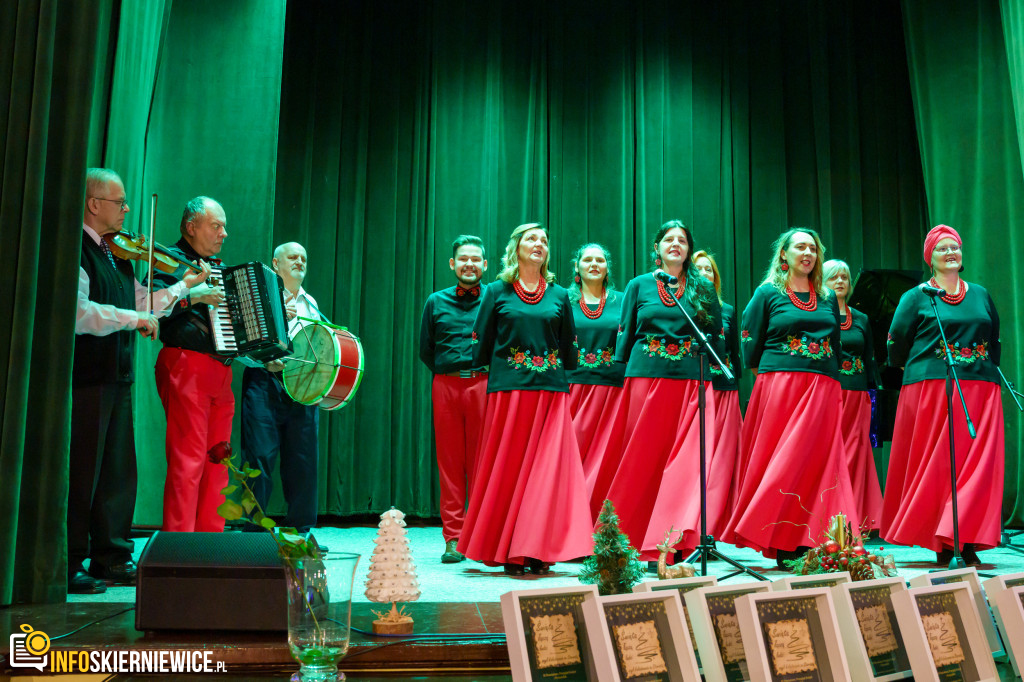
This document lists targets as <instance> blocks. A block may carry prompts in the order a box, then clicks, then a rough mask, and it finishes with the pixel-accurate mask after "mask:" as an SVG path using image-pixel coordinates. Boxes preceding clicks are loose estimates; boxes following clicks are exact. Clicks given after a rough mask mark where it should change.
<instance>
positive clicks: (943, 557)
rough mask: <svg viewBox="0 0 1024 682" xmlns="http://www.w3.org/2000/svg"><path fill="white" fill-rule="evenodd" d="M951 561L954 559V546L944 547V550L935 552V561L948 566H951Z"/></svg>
mask: <svg viewBox="0 0 1024 682" xmlns="http://www.w3.org/2000/svg"><path fill="white" fill-rule="evenodd" d="M951 561H953V549H952V548H949V549H945V548H943V550H942V551H941V552H936V553H935V563H937V564H938V565H939V566H945V567H946V568H949V563H950V562H951Z"/></svg>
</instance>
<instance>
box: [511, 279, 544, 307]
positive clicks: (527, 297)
mask: <svg viewBox="0 0 1024 682" xmlns="http://www.w3.org/2000/svg"><path fill="white" fill-rule="evenodd" d="M512 288H513V289H515V290H516V295H518V296H519V298H520V299H522V301H523V303H529V304H530V305H536V304H537V303H538V302H540V299H542V298H544V290H545V289H547V288H548V281H547V280H546V279H544V278H543V277H541V279H540V284H538V285H537V288H536V289H535V290H534V291H527V290H526V287H524V286H523V283H522V282H521V281H519V280H518V279H517V280H516V281H515V282H513V283H512Z"/></svg>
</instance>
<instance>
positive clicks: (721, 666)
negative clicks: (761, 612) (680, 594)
mask: <svg viewBox="0 0 1024 682" xmlns="http://www.w3.org/2000/svg"><path fill="white" fill-rule="evenodd" d="M770 590H771V586H770V585H769V584H768V583H766V582H752V583H740V584H737V585H714V586H710V587H700V588H697V589H696V590H691V591H690V592H687V593H686V594H685V595H684V600H685V601H686V609H687V612H688V613H689V614H690V622H691V623H693V636H694V640H695V641H696V643H697V652H698V653H699V654H700V661H701V665H702V666H703V671H704V679H705V680H707V682H744V681H745V680H749V679H750V674H749V672H748V671H747V654H746V652H745V651H744V649H743V637H742V635H741V634H740V626H739V621H738V620H737V618H736V599H737V598H738V597H741V596H743V595H745V594H751V593H754V592H757V593H761V592H769V591H770Z"/></svg>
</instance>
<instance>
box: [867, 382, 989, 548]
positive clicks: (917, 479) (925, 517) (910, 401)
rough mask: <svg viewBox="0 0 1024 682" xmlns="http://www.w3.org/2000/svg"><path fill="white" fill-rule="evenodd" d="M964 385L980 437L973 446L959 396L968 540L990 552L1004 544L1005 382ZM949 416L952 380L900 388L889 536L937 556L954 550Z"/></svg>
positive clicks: (885, 521) (963, 529)
mask: <svg viewBox="0 0 1024 682" xmlns="http://www.w3.org/2000/svg"><path fill="white" fill-rule="evenodd" d="M960 384H961V387H962V388H963V391H964V400H966V401H967V409H968V410H970V412H971V419H972V420H973V421H974V426H975V428H976V429H977V432H978V437H977V438H976V439H974V440H972V439H971V436H970V434H969V433H968V432H967V420H966V419H965V418H964V411H963V408H962V407H961V405H960V398H959V396H957V395H956V394H955V393H954V395H953V438H954V448H955V452H956V475H957V481H956V492H957V511H958V512H959V517H960V542H961V544H963V543H967V542H970V543H974V544H976V545H979V546H980V548H981V549H987V548H989V547H995V546H996V545H998V544H999V528H1000V511H1001V508H1002V502H1003V464H1004V463H1003V457H1004V433H1003V404H1002V400H1001V398H1000V395H999V385H998V384H994V383H991V382H989V381H977V380H973V381H961V382H960ZM946 417H947V414H946V382H945V380H943V379H930V380H928V381H922V382H919V383H916V384H910V385H909V386H904V387H903V388H902V389H901V390H900V402H899V406H898V407H897V408H896V425H895V427H894V430H893V438H892V452H891V454H890V455H889V474H888V478H887V479H886V481H885V501H884V503H883V509H882V537H884V538H885V539H886V540H889V541H890V542H896V543H899V544H901V545H919V546H921V547H925V548H927V549H931V550H933V551H936V552H938V551H940V550H942V549H943V548H946V547H950V548H951V547H952V546H953V510H952V495H951V494H950V491H949V485H950V481H949V430H948V428H947V424H948V422H947V419H946Z"/></svg>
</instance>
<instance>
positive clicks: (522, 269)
mask: <svg viewBox="0 0 1024 682" xmlns="http://www.w3.org/2000/svg"><path fill="white" fill-rule="evenodd" d="M504 265H505V267H504V270H502V272H501V274H499V275H498V281H497V282H494V283H493V284H490V285H488V286H487V287H486V288H485V289H484V294H483V299H482V300H481V301H480V311H479V312H478V313H477V320H476V324H475V326H474V329H475V331H474V332H473V334H474V338H475V339H476V341H477V346H476V348H475V352H474V358H475V361H476V362H478V363H480V364H481V365H490V373H489V374H488V377H487V394H488V395H487V411H486V413H485V415H484V425H483V433H482V435H481V440H480V450H479V452H478V453H477V457H476V465H475V467H474V473H473V481H474V486H473V489H472V493H471V494H470V500H469V509H468V510H467V512H466V521H465V525H464V527H463V531H462V537H461V538H460V540H459V545H458V550H459V552H461V553H463V554H465V555H466V556H467V557H469V558H470V559H475V560H477V561H482V562H484V563H485V564H488V565H499V564H504V566H505V572H506V573H508V574H509V575H523V572H524V565H525V566H526V567H528V568H529V569H530V572H531V573H535V574H546V573H548V572H550V565H551V563H552V562H555V561H560V560H564V559H572V558H575V557H579V556H584V555H588V554H590V553H591V551H592V544H591V538H590V536H591V533H592V532H593V524H592V523H591V518H590V511H589V508H588V505H587V492H586V482H585V480H584V478H583V466H582V464H581V463H580V453H579V448H578V447H577V445H576V434H575V432H574V431H573V427H572V418H571V417H570V416H569V384H568V382H567V381H566V376H565V372H566V370H567V369H575V367H576V347H575V346H574V345H573V341H574V340H575V337H576V330H575V326H574V325H573V319H572V308H571V305H570V303H569V295H568V292H566V290H565V289H563V288H562V287H560V286H558V285H557V284H554V280H555V276H554V273H552V272H549V271H548V236H547V233H546V232H545V231H544V228H543V227H541V226H540V225H539V224H537V223H529V224H526V225H520V226H519V227H517V228H516V229H515V230H514V231H513V232H512V237H511V239H509V242H508V246H507V247H506V248H505V262H504Z"/></svg>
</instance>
